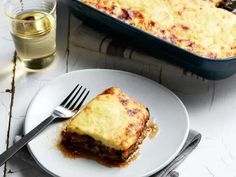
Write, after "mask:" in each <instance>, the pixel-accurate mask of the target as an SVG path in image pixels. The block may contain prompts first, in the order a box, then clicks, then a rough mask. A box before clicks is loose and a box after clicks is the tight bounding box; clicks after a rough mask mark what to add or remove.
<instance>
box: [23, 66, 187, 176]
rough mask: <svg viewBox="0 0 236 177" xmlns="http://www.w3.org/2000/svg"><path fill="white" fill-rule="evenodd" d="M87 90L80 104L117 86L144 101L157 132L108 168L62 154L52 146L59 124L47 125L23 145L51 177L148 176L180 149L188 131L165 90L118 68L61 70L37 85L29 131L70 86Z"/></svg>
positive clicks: (181, 111) (181, 113)
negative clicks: (132, 155)
mask: <svg viewBox="0 0 236 177" xmlns="http://www.w3.org/2000/svg"><path fill="white" fill-rule="evenodd" d="M78 83H80V84H82V85H83V86H84V87H86V88H88V89H89V90H90V91H91V92H90V94H89V97H88V98H87V99H86V102H87V101H89V100H90V99H92V98H93V97H95V96H96V95H97V94H98V93H100V92H102V91H103V90H104V89H106V88H108V87H111V86H117V87H119V88H121V89H122V90H123V91H125V92H126V93H127V94H128V95H130V96H132V97H134V98H135V99H137V100H139V101H140V102H142V103H143V104H144V105H146V106H147V107H148V108H149V110H150V113H151V117H152V119H153V120H154V121H155V122H156V123H157V124H158V125H159V127H160V132H159V134H158V135H157V136H156V137H155V138H154V139H148V138H147V139H145V141H144V143H143V144H142V146H141V150H140V151H141V153H140V155H139V157H138V159H136V160H135V161H133V162H132V163H131V164H130V165H128V166H127V167H122V168H117V167H114V168H109V167H106V166H103V165H100V164H98V163H97V162H95V161H93V160H87V159H83V158H77V159H70V158H67V157H64V156H63V154H62V153H61V152H60V151H59V150H58V149H57V148H56V144H57V143H58V141H59V137H60V130H61V127H62V123H55V124H52V125H51V126H49V127H48V128H47V129H46V130H45V131H44V132H43V133H41V134H40V135H39V136H37V137H36V138H35V139H34V140H32V141H31V142H30V143H29V144H28V148H29V150H30V152H31V154H32V156H33V157H34V158H35V160H36V161H37V162H38V164H39V165H40V166H41V167H42V168H43V169H44V170H46V171H47V172H48V173H50V174H52V175H54V176H66V177H69V176H80V177H111V176H112V177H141V176H149V175H151V174H153V173H155V172H157V171H158V170H160V169H162V168H163V167H164V166H166V165H167V164H168V163H169V162H170V161H171V160H172V159H173V158H174V157H175V156H176V155H177V154H178V152H179V151H180V149H181V148H182V146H183V144H184V142H185V140H186V138H187V134H188V131H189V118H188V113H187V111H186V109H185V107H184V105H183V103H182V102H181V101H180V100H179V99H178V97H177V96H175V95H174V94H173V93H172V92H171V91H169V90H168V89H166V88H165V87H163V86H161V85H159V84H158V83H156V82H154V81H152V80H149V79H147V78H144V77H142V76H139V75H136V74H131V73H128V72H123V71H115V70H104V69H91V70H90V69H89V70H80V71H75V72H71V73H67V74H64V75H62V76H60V77H58V78H56V79H54V80H53V81H51V82H50V83H49V84H47V85H46V86H45V87H43V88H42V89H41V90H40V91H39V92H38V94H37V95H36V97H35V98H34V99H33V101H32V102H31V104H30V106H29V109H28V111H27V116H26V120H25V132H26V133H27V132H29V131H30V130H31V129H32V128H33V127H35V126H36V125H38V124H39V123H40V122H41V121H43V119H45V118H46V117H47V116H49V115H50V113H51V112H52V110H53V108H54V107H55V106H56V105H58V104H59V103H60V102H61V101H62V100H63V99H64V98H65V96H66V95H67V94H68V93H69V92H70V91H71V90H72V88H73V87H74V86H75V85H76V84H78Z"/></svg>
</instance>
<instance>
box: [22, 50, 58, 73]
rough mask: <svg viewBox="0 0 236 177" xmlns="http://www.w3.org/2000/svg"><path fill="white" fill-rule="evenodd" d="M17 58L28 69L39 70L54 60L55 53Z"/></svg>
mask: <svg viewBox="0 0 236 177" xmlns="http://www.w3.org/2000/svg"><path fill="white" fill-rule="evenodd" d="M18 58H19V60H20V61H21V63H22V64H23V65H24V66H25V67H26V68H27V69H30V70H41V69H44V68H46V67H48V66H49V65H50V64H51V63H52V62H53V60H54V58H55V53H54V54H52V55H50V56H46V57H43V58H34V59H24V58H23V59H22V58H20V57H19V56H18Z"/></svg>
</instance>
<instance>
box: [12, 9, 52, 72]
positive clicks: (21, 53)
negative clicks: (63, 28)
mask: <svg viewBox="0 0 236 177" xmlns="http://www.w3.org/2000/svg"><path fill="white" fill-rule="evenodd" d="M16 19H18V20H16V21H13V22H12V32H11V33H12V37H13V40H14V43H15V47H16V51H17V55H18V57H19V58H20V60H21V61H22V62H23V63H24V65H25V66H26V67H28V68H30V69H42V68H44V67H46V66H48V65H49V64H50V63H51V62H52V61H53V59H54V56H53V55H54V54H55V51H56V20H55V18H54V17H53V16H51V15H49V14H47V13H45V12H41V11H26V12H23V13H20V14H19V15H17V16H16ZM20 20H24V21H20ZM25 20H27V22H26V23H24V22H25Z"/></svg>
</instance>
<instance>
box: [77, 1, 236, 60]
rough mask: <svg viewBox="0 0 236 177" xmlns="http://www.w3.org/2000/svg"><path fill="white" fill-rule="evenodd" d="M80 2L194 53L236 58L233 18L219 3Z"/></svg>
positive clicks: (234, 21)
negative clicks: (219, 6)
mask: <svg viewBox="0 0 236 177" xmlns="http://www.w3.org/2000/svg"><path fill="white" fill-rule="evenodd" d="M81 1H82V2H85V3H87V4H90V5H92V6H94V7H95V8H97V9H100V10H102V11H104V12H106V13H109V14H110V15H112V16H114V17H116V18H119V19H121V20H123V21H125V22H127V23H129V24H131V25H133V26H135V27H138V28H140V29H142V30H144V31H146V32H148V33H151V34H153V35H155V36H157V37H159V38H162V39H164V40H166V41H169V42H171V43H173V44H175V45H177V46H180V47H182V48H184V49H186V50H188V51H190V52H193V53H195V54H198V55H201V56H205V57H210V58H229V57H234V56H236V15H234V14H233V13H231V12H228V11H226V10H224V9H220V8H217V7H216V5H217V4H218V3H219V0H212V1H210V0H81ZM137 37H138V36H137Z"/></svg>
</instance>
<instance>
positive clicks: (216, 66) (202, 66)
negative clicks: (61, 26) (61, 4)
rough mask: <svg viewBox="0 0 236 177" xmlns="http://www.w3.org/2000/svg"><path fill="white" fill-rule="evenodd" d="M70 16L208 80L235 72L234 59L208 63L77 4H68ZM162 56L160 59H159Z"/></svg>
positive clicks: (235, 58) (87, 6) (75, 2)
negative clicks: (113, 34) (115, 35)
mask: <svg viewBox="0 0 236 177" xmlns="http://www.w3.org/2000/svg"><path fill="white" fill-rule="evenodd" d="M68 2H69V5H70V7H71V9H72V12H73V14H75V15H76V16H77V17H79V18H80V19H82V20H84V21H89V23H90V24H96V27H97V28H98V27H99V28H101V27H102V28H103V29H105V30H106V31H108V32H111V31H112V32H114V33H116V34H122V36H123V37H124V38H125V39H126V40H127V41H133V43H135V45H137V46H138V47H140V48H141V49H143V50H145V51H146V52H148V53H150V54H151V55H153V56H154V57H159V58H164V59H165V60H167V61H169V62H171V63H174V64H177V65H180V66H182V67H183V68H185V69H186V70H189V71H191V72H193V73H195V74H197V75H200V76H202V77H204V78H206V79H209V80H219V79H224V78H227V77H229V76H231V75H233V74H234V73H235V72H236V56H235V57H231V58H227V59H211V58H206V57H202V56H199V55H196V54H194V53H191V52H189V51H187V50H185V49H182V48H180V47H178V46H176V45H173V44H171V43H169V42H167V41H164V40H162V39H160V38H158V37H156V36H153V35H151V34H149V33H147V32H145V31H142V30H140V29H138V28H136V27H133V26H131V25H129V24H127V23H125V22H123V21H121V20H119V19H116V18H114V17H112V16H110V15H108V14H105V13H103V12H101V11H99V10H97V9H95V8H93V7H91V6H89V5H87V4H85V3H83V2H80V1H79V0H69V1H68ZM160 56H162V57H160Z"/></svg>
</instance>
